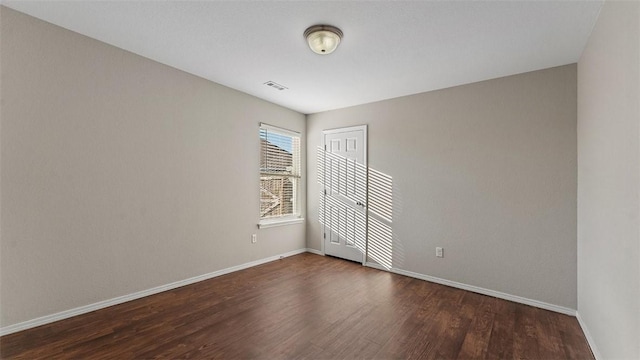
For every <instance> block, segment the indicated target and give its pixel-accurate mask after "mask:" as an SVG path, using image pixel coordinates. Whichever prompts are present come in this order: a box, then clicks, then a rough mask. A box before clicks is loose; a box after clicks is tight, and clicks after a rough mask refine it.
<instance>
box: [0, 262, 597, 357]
mask: <svg viewBox="0 0 640 360" xmlns="http://www.w3.org/2000/svg"><path fill="white" fill-rule="evenodd" d="M0 355H1V356H2V358H16V359H40V358H43V359H52V358H73V359H105V358H109V359H151V358H163V359H170V358H183V359H184V358H189V359H202V358H224V359H237V358H264V359H276V358H286V359H352V358H362V359H369V358H378V359H407V358H423V359H481V358H485V359H592V358H593V357H592V355H591V352H590V350H589V347H588V345H587V342H586V340H585V338H584V335H583V333H582V331H581V330H580V327H579V325H578V322H577V321H576V319H575V318H573V317H570V316H566V315H561V314H557V313H554V312H550V311H546V310H541V309H537V308H534V307H530V306H526V305H521V304H516V303H513V302H509V301H505V300H500V299H496V298H492V297H489V296H484V295H479V294H475V293H471V292H468V291H464V290H458V289H454V288H450V287H447V286H442V285H438V284H433V283H429V282H426V281H422V280H417V279H413V278H409V277H404V276H400V275H395V274H390V273H387V272H383V271H378V270H374V269H371V268H365V267H362V266H361V265H359V264H356V263H352V262H348V261H342V260H338V259H334V258H329V257H322V256H317V255H312V254H302V255H297V256H293V257H290V258H286V259H283V260H279V261H275V262H272V263H268V264H265V265H261V266H257V267H254V268H251V269H247V270H243V271H240V272H236V273H233V274H229V275H225V276H221V277H218V278H214V279H211V280H207V281H203V282H200V283H197V284H193V285H190V286H185V287H182V288H179V289H176V290H172V291H167V292H164V293H161V294H157V295H153V296H149V297H146V298H143V299H139V300H135V301H131V302H128V303H125V304H121V305H117V306H113V307H110V308H107V309H103V310H98V311H94V312H92V313H89V314H85V315H80V316H76V317H74V318H70V319H67V320H62V321H59V322H56V323H52V324H49V325H44V326H41V327H38V328H34V329H30V330H26V331H22V332H19V333H15V334H11V335H7V336H4V337H2V338H0Z"/></svg>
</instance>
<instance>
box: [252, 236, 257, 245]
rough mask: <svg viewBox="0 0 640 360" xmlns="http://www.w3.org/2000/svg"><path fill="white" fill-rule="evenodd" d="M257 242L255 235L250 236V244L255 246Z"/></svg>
mask: <svg viewBox="0 0 640 360" xmlns="http://www.w3.org/2000/svg"><path fill="white" fill-rule="evenodd" d="M257 242H258V235H257V234H252V235H251V243H252V244H255V243H257Z"/></svg>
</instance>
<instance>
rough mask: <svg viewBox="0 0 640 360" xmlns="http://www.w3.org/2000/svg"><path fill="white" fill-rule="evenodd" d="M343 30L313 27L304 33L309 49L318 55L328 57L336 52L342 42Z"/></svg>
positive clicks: (329, 26) (329, 27) (328, 26)
mask: <svg viewBox="0 0 640 360" xmlns="http://www.w3.org/2000/svg"><path fill="white" fill-rule="evenodd" d="M342 36H343V34H342V30H340V29H338V28H337V27H335V26H331V25H313V26H311V27H309V28H308V29H307V30H305V31H304V37H305V39H307V42H308V43H309V48H311V51H313V52H314V53H316V54H320V55H328V54H331V53H332V52H334V51H335V49H336V48H337V47H338V45H339V44H340V40H342Z"/></svg>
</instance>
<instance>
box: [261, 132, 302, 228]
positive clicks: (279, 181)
mask: <svg viewBox="0 0 640 360" xmlns="http://www.w3.org/2000/svg"><path fill="white" fill-rule="evenodd" d="M299 181H300V136H299V135H297V134H296V133H294V132H290V131H287V130H284V129H278V128H275V127H271V126H267V125H264V124H263V125H261V126H260V218H261V219H269V218H279V217H285V216H295V215H298V213H299V211H298V204H297V202H298V201H297V200H298V199H297V198H298V184H299Z"/></svg>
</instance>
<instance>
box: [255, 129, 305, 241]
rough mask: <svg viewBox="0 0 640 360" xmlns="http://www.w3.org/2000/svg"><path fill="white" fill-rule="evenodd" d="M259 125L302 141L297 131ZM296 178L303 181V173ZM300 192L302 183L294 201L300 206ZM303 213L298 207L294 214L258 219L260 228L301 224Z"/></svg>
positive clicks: (298, 187)
mask: <svg viewBox="0 0 640 360" xmlns="http://www.w3.org/2000/svg"><path fill="white" fill-rule="evenodd" d="M259 125H260V128H261V129H266V130H267V131H268V130H272V131H274V132H275V133H280V134H283V135H289V136H296V137H298V138H300V140H301V141H302V136H301V134H300V133H299V132H297V131H293V130H289V129H285V128H281V127H279V126H273V125H269V124H265V123H263V122H261V123H260V124H259ZM301 145H302V144H301ZM299 155H302V149H300V154H299ZM299 161H302V159H299ZM295 178H296V179H297V180H298V181H302V174H300V175H298V176H297V177H295ZM299 192H300V185H298V186H297V191H296V192H295V193H294V194H293V196H294V199H295V200H294V201H296V203H297V204H298V206H299V205H300V204H299V201H300V200H299V199H298V196H300V194H299ZM302 214H303V213H302V209H298V213H297V214H293V215H289V216H282V217H277V218H266V219H260V220H259V221H258V228H259V229H267V228H271V227H277V226H286V225H295V224H301V223H304V221H305V219H304V217H303V216H302Z"/></svg>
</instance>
